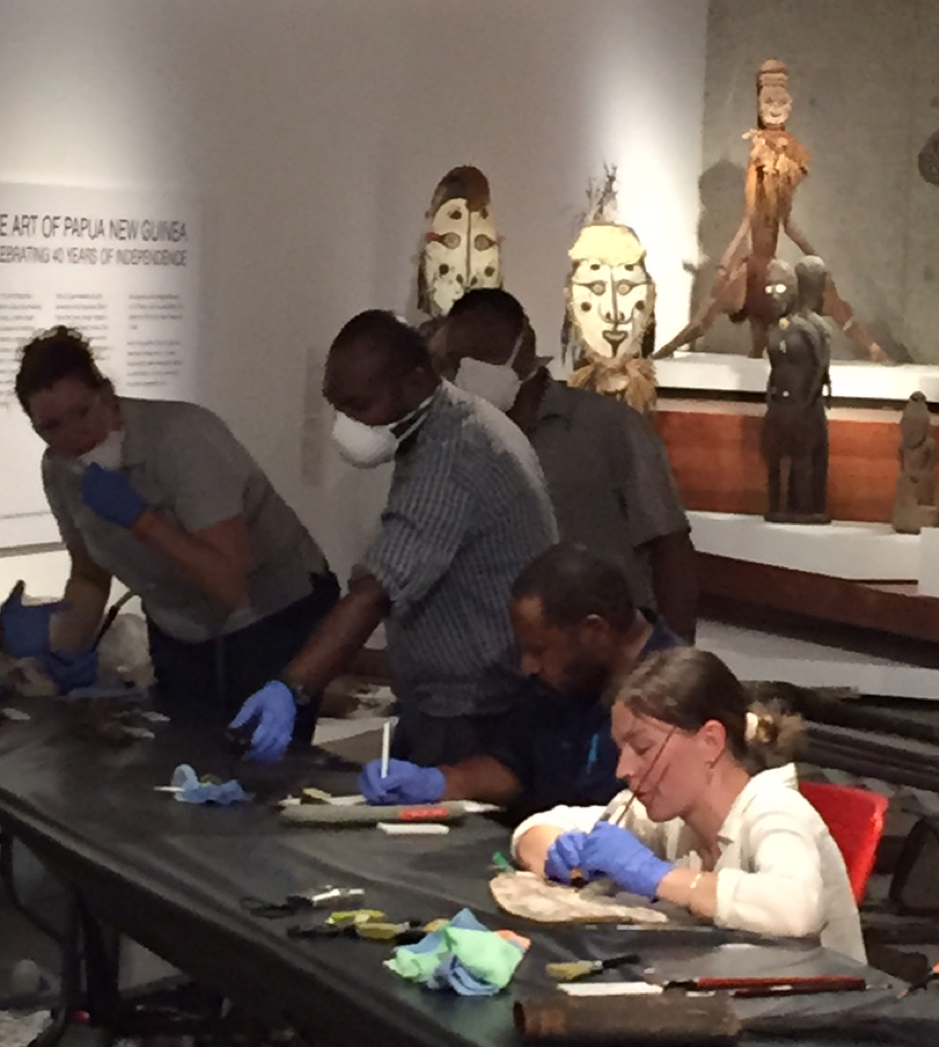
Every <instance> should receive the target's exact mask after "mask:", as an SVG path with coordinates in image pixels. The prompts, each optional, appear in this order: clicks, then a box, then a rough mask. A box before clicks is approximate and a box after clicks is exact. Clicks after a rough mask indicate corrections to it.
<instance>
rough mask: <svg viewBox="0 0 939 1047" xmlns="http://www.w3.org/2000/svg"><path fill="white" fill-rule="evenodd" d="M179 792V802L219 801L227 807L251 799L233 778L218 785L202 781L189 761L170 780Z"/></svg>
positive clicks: (177, 798)
mask: <svg viewBox="0 0 939 1047" xmlns="http://www.w3.org/2000/svg"><path fill="white" fill-rule="evenodd" d="M170 784H171V785H174V786H176V788H177V789H179V792H177V793H174V797H175V799H176V800H177V801H178V802H179V803H217V804H221V805H222V806H225V807H227V806H228V804H230V803H241V802H242V801H244V800H250V799H251V794H250V793H246V792H245V791H244V789H242V787H241V783H240V782H238V781H237V780H236V779H234V778H232V779H231V780H230V781H227V782H221V783H220V784H218V785H216V784H215V783H213V782H200V781H199V776H198V775H197V774H196V772H195V771H194V770H193V768H192V767H190V766H189V764H188V763H181V764H180V765H179V766H178V767H177V768H176V770H175V771H173V777H172V779H171V782H170Z"/></svg>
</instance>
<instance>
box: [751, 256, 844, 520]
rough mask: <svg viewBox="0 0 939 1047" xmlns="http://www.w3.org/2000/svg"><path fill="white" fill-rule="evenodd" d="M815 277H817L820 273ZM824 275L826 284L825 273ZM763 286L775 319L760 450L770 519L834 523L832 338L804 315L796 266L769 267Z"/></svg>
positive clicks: (813, 317) (773, 264)
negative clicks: (830, 487) (828, 412)
mask: <svg viewBox="0 0 939 1047" xmlns="http://www.w3.org/2000/svg"><path fill="white" fill-rule="evenodd" d="M813 261H815V260H814V259H813ZM812 272H813V275H815V277H816V278H817V275H818V270H817V269H813V270H812ZM821 272H822V274H823V277H824V274H825V270H824V267H822V270H821ZM765 279H766V285H765V287H764V288H763V293H764V294H765V296H766V299H767V302H769V303H771V304H772V306H773V308H774V310H775V313H776V322H775V323H774V324H773V325H772V326H771V327H769V329H768V331H767V343H768V345H767V353H768V356H769V362H770V375H769V382H768V384H767V388H766V415H765V417H764V419H763V430H762V448H761V449H762V452H763V457H764V459H765V461H766V469H767V496H768V497H767V509H766V513H765V518H766V519H767V520H769V521H772V522H774V523H804V524H822V523H829V522H830V519H831V518H830V517H829V515H828V510H827V477H828V419H827V418H826V416H825V400H824V394H825V389H826V387H827V386H828V382H829V379H828V368H829V362H830V346H829V335H828V331H827V329H826V328H825V326H824V323H823V322H822V321H821V319H820V318H819V317H818V316H817V314H815V313H814V312H812V310H811V309H808V308H806V309H804V310H803V309H802V308H801V303H800V300H799V282H798V279H797V276H796V273H795V271H794V270H793V269H792V267H791V266H789V265H787V264H786V263H785V262H780V261H778V260H774V261H772V262H770V263H769V265H767V267H766V275H765Z"/></svg>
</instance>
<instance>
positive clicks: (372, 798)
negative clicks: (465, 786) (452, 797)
mask: <svg viewBox="0 0 939 1047" xmlns="http://www.w3.org/2000/svg"><path fill="white" fill-rule="evenodd" d="M446 787H447V782H446V779H445V778H444V776H443V772H442V771H439V770H437V768H436V767H418V765H417V764H416V763H408V761H407V760H389V761H388V774H387V776H386V777H384V778H382V776H381V760H372V762H371V763H367V764H366V765H365V767H363V768H362V773H361V774H360V775H359V792H360V793H361V794H362V795H363V796H364V797H365V799H366V800H367V801H368V802H369V803H371V804H381V803H436V802H437V801H438V800H442V799H443V793H444V790H445V789H446Z"/></svg>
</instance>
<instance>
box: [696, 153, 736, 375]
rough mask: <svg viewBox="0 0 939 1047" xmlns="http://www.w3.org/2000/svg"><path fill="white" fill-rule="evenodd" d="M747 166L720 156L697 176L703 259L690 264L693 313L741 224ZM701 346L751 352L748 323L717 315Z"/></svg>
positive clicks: (699, 241) (710, 286)
mask: <svg viewBox="0 0 939 1047" xmlns="http://www.w3.org/2000/svg"><path fill="white" fill-rule="evenodd" d="M745 178H746V169H745V168H744V167H743V166H742V165H741V164H735V163H731V162H730V161H729V160H720V161H718V163H716V164H714V166H713V167H709V168H708V169H707V170H706V171H705V172H704V174H703V175H701V177H700V178H699V179H698V191H699V193H700V196H701V210H700V213H699V215H698V247H699V255H698V257H699V258H700V259H701V262H700V263H699V264H698V265H697V266H694V265H687V263H686V265H687V269H688V271H689V272H690V273H691V274H692V276H693V280H692V284H691V309H690V312H689V315H690V316H694V314H695V312H696V311H697V310H698V309H699V308H701V306H702V304H703V303H704V302H705V301H706V299H707V297H708V294H709V292H710V290H711V288H712V287H713V286H714V281H715V279H716V278H717V266H718V264H719V263H720V260H721V255H722V254H723V253H724V251H725V250H726V249H727V245H728V244H729V243H730V240H731V237H732V236H733V235H734V233H735V232H736V231H737V228H738V227H739V225H740V219H741V217H742V215H743V188H744V179H745ZM698 348H699V349H701V350H702V351H703V352H713V353H735V354H736V353H739V354H740V355H741V356H746V355H747V354H748V353H749V352H750V332H749V327H748V326H747V325H746V324H732V323H731V322H730V320H729V319H728V318H727V317H724V316H721V317H718V318H717V320H716V321H715V322H714V325H713V327H711V329H710V330H709V331H708V332H707V333H706V334H705V335H704V337H703V338H702V339H701V341H700V343H699V345H698Z"/></svg>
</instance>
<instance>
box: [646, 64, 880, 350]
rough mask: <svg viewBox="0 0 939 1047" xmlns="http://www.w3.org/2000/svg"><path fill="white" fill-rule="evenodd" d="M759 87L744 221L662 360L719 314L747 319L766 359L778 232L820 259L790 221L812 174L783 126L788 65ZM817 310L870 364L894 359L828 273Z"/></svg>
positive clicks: (788, 104)
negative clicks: (770, 278) (743, 250)
mask: <svg viewBox="0 0 939 1047" xmlns="http://www.w3.org/2000/svg"><path fill="white" fill-rule="evenodd" d="M756 90H757V106H758V126H757V127H756V128H755V129H754V130H752V131H749V132H748V133H747V134H746V135H744V137H745V138H748V139H749V140H750V142H751V149H750V159H749V163H748V165H747V179H746V210H745V213H744V216H743V221H742V222H741V224H740V228H739V229H738V230H737V233H736V235H735V236H734V238H733V240H731V242H730V244H729V246H728V247H727V250H726V251H725V252H724V255H723V257H722V258H721V262H720V265H719V266H718V269H717V278H716V280H715V281H714V285H713V286H712V287H711V289H710V291H709V293H708V295H707V297H706V299H705V301H704V303H703V304H702V306H701V308H700V309H699V310H698V312H697V313H695V315H694V316H693V317H692V319H691V322H690V323H689V324H688V325H687V326H686V327H685V328H683V329H682V330H681V331H680V332H679V333H678V334H677V335H675V337H674V338H673V339H672V340H671V341H669V342H668V343H666V344H665V345H663V346H662V348H661V349H659V350H658V351H657V352H656V353H655V354H654V355H655V357H657V358H659V357H665V356H671V355H672V354H673V353H674V352H675V350H676V349H679V348H681V347H682V346H683V345H688V344H689V343H690V342H693V341H694V340H695V339H696V338H700V337H701V335H703V334H704V332H705V331H706V330H707V329H708V328H709V327H710V326H711V324H712V323H713V322H714V320H715V319H716V318H717V317H718V316H720V315H722V314H726V315H728V316H730V318H731V320H733V321H735V322H742V321H743V320H749V322H750V334H751V344H752V348H751V351H750V355H751V356H754V357H760V356H762V355H763V353H764V351H765V350H766V345H767V330H768V328H769V326H770V325H771V324H772V323H774V322H775V313H774V306H773V303H772V302H771V301H769V300H768V298H767V295H766V293H765V290H764V288H765V287H766V286H767V279H766V273H767V267H768V266H769V265H770V264H771V263H772V261H773V259H774V258H775V257H776V252H777V248H778V246H779V234H780V232H784V233H785V234H786V236H788V237H789V239H790V240H791V241H792V242H793V243H794V244H795V245H796V246H797V247H798V248H799V249H800V250H801V251H802V252H803V253H804V254H807V255H814V254H815V251H814V250H813V248H812V246H811V244H810V243H809V241H808V239H807V238H806V236H805V234H804V233H803V232H802V231H801V230H800V229H799V228H797V226H796V225H795V223H794V222H793V220H792V203H793V198H794V197H795V191H796V189H797V188H798V187H799V185H800V184H801V183H802V181H803V180H804V179H805V177H806V176H807V175H808V173H809V153H808V150H807V149H806V148H805V146H803V145H802V143H801V142H800V141H799V140H798V139H797V138H795V137H793V136H792V135H791V134H790V133H789V132H788V131H787V130H786V121H787V120H788V119H789V115H790V113H791V112H792V96H791V95H790V94H789V71H788V69H787V68H786V66H785V65H784V64H783V63H782V62H780V61H779V60H778V59H776V58H770V59H768V60H767V61H765V62H764V63H763V64H762V65H761V66H760V68H759V71H758V73H757V78H756ZM745 246H749V250H748V251H747V252H746V254H744V255H743V256H742V257H740V251H741V248H744V247H745ZM820 311H821V312H823V313H824V314H825V315H826V316H830V317H831V318H832V319H833V320H834V321H835V322H836V323H837V324H838V325H839V326H840V327H841V328H842V330H843V331H844V332H845V334H847V336H848V337H849V338H851V339H852V340H853V341H854V342H856V343H857V344H858V345H859V346H860V347H861V349H863V351H864V354H865V355H866V356H868V357H869V358H870V359H871V360H876V361H878V362H880V363H885V362H889V359H888V357H887V355H886V353H885V352H884V351H883V349H881V347H880V346H879V345H878V344H877V343H876V342H875V341H874V339H873V338H872V337H871V335H870V333H869V332H868V331H867V329H866V328H865V327H864V326H863V325H862V324H861V323H860V321H858V320H856V319H855V317H854V312H853V310H852V309H851V306H850V305H849V304H848V303H847V302H846V301H845V300H844V299H843V298H842V297H841V296H840V295H839V294H838V291H837V289H836V288H835V284H834V281H833V280H832V279H831V277H830V276H829V277H828V280H827V283H826V286H825V294H824V302H823V303H821V308H820Z"/></svg>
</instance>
